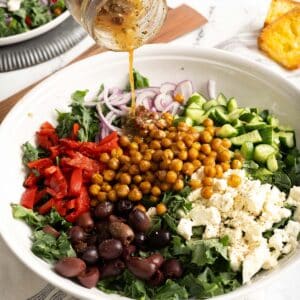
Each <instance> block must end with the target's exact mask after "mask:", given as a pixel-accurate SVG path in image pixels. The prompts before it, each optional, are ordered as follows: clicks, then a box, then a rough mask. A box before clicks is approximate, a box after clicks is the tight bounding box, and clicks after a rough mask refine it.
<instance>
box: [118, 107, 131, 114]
mask: <svg viewBox="0 0 300 300" xmlns="http://www.w3.org/2000/svg"><path fill="white" fill-rule="evenodd" d="M119 107H120V109H121V110H122V111H123V112H124V113H125V114H128V112H129V110H130V108H129V107H128V106H126V105H120V106H119Z"/></svg>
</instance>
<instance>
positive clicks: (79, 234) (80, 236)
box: [69, 226, 86, 243]
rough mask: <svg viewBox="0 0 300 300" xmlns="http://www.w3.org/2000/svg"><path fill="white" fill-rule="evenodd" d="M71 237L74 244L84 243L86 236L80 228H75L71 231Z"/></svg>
mask: <svg viewBox="0 0 300 300" xmlns="http://www.w3.org/2000/svg"><path fill="white" fill-rule="evenodd" d="M69 237H70V240H71V242H72V243H77V242H80V241H84V240H85V237H86V234H85V232H84V230H83V229H82V228H81V227H80V226H74V227H72V228H71V229H70V230H69Z"/></svg>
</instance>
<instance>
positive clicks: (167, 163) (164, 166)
mask: <svg viewBox="0 0 300 300" xmlns="http://www.w3.org/2000/svg"><path fill="white" fill-rule="evenodd" d="M170 164H171V160H170V159H165V160H164V161H162V162H161V163H160V164H159V168H160V169H161V170H168V169H169V166H170Z"/></svg>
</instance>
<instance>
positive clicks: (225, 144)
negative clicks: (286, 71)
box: [222, 139, 232, 149]
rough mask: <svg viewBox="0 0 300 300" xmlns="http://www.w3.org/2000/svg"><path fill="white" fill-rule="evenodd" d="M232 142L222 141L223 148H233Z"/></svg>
mask: <svg viewBox="0 0 300 300" xmlns="http://www.w3.org/2000/svg"><path fill="white" fill-rule="evenodd" d="M231 145H232V144H231V141H230V140H229V139H223V140H222V146H223V147H225V148H227V149H229V148H230V147H231Z"/></svg>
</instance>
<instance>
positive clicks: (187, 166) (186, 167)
mask: <svg viewBox="0 0 300 300" xmlns="http://www.w3.org/2000/svg"><path fill="white" fill-rule="evenodd" d="M194 171H195V169H194V165H193V164H192V163H190V162H185V163H184V164H183V166H182V172H183V174H185V175H188V176H191V175H192V174H193V173H194Z"/></svg>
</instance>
